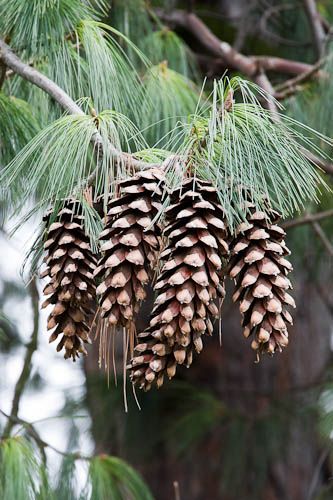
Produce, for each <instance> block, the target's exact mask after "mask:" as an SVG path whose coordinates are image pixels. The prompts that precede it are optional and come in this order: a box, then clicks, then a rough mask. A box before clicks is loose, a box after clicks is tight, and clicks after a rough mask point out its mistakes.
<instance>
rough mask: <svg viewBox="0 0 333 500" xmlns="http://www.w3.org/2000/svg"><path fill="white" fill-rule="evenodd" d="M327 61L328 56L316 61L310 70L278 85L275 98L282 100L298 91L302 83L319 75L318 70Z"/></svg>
mask: <svg viewBox="0 0 333 500" xmlns="http://www.w3.org/2000/svg"><path fill="white" fill-rule="evenodd" d="M325 62H326V58H322V59H320V60H319V61H318V62H316V64H314V65H313V66H312V68H311V69H310V70H308V71H304V73H301V74H300V75H297V76H295V77H294V78H290V79H289V80H286V81H285V82H283V83H282V84H280V85H277V86H276V87H275V91H274V97H275V99H278V100H282V99H286V98H287V97H290V96H291V95H293V94H294V93H295V92H297V90H299V88H300V87H299V86H300V85H301V84H302V83H305V82H307V81H308V80H310V79H311V78H313V77H314V76H316V75H317V73H318V71H319V70H320V68H321V67H322V66H323V65H324V64H325Z"/></svg>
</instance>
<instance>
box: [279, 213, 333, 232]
mask: <svg viewBox="0 0 333 500" xmlns="http://www.w3.org/2000/svg"><path fill="white" fill-rule="evenodd" d="M332 216H333V209H330V210H325V211H324V212H319V213H317V214H306V215H304V217H299V218H298V219H294V220H290V221H286V222H284V223H283V224H282V227H283V228H284V229H292V228H294V227H298V226H303V225H304V224H311V223H312V222H317V221H320V220H323V219H327V218H328V217H332Z"/></svg>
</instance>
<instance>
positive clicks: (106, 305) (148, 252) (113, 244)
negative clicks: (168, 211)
mask: <svg viewBox="0 0 333 500" xmlns="http://www.w3.org/2000/svg"><path fill="white" fill-rule="evenodd" d="M163 178H164V174H163V172H162V171H161V170H159V169H157V168H156V169H150V170H146V171H142V172H139V173H138V174H137V175H135V176H134V177H132V178H130V179H127V180H125V181H122V182H120V183H119V189H120V197H119V198H117V199H113V200H111V201H109V203H108V206H107V210H108V211H107V215H106V223H105V229H104V231H103V232H102V233H101V235H100V239H101V240H104V243H103V244H102V246H101V250H102V251H103V257H102V259H101V260H100V262H99V264H98V267H97V269H96V272H95V276H96V277H97V278H101V280H102V282H101V284H100V285H99V286H98V287H97V294H98V295H99V296H100V305H101V311H102V312H101V316H102V317H105V318H107V319H108V322H109V324H110V325H112V326H115V325H121V326H124V327H127V328H130V326H131V325H132V324H133V318H134V315H135V314H136V313H137V312H138V309H139V303H140V301H142V300H144V299H145V297H146V292H145V285H147V283H148V281H149V279H150V278H151V277H152V269H154V267H155V263H156V258H157V254H158V252H159V250H160V234H161V233H160V230H159V227H158V226H157V224H155V223H153V220H154V218H155V216H156V215H157V213H158V212H159V210H160V209H161V207H162V204H161V199H162V196H163V191H164V183H163Z"/></svg>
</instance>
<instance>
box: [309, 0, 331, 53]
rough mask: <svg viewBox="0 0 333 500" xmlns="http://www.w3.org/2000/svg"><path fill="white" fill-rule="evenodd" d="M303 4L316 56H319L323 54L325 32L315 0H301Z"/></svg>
mask: <svg viewBox="0 0 333 500" xmlns="http://www.w3.org/2000/svg"><path fill="white" fill-rule="evenodd" d="M303 4H304V9H305V12H306V14H307V17H308V20H309V23H310V26H311V31H312V36H313V41H314V45H315V48H316V52H317V57H318V58H321V57H323V55H324V49H325V40H326V34H325V30H324V27H323V24H322V20H321V18H320V15H319V13H318V10H317V6H316V1H315V0H303Z"/></svg>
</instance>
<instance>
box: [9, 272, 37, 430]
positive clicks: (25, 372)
mask: <svg viewBox="0 0 333 500" xmlns="http://www.w3.org/2000/svg"><path fill="white" fill-rule="evenodd" d="M29 291H30V299H31V306H32V310H33V329H32V334H31V338H30V341H29V343H28V344H27V347H26V353H25V357H24V362H23V367H22V371H21V374H20V376H19V378H18V380H17V382H16V385H15V390H14V397H13V401H12V408H11V412H10V416H11V417H12V418H17V415H18V412H19V407H20V401H21V397H22V394H23V392H24V389H25V387H26V384H27V382H28V380H29V377H30V373H31V359H32V356H33V354H34V352H35V351H36V349H37V338H38V329H39V293H38V289H37V285H36V278H32V280H31V282H30V284H29ZM13 425H14V424H13V420H8V422H7V424H6V426H5V429H4V431H3V437H8V436H9V435H10V432H11V430H12V428H13Z"/></svg>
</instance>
